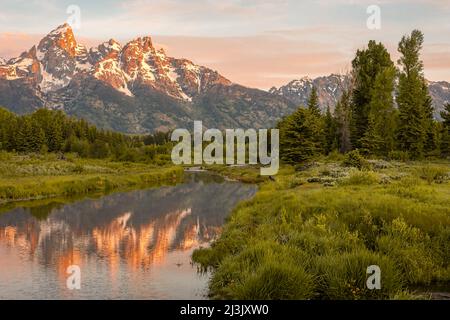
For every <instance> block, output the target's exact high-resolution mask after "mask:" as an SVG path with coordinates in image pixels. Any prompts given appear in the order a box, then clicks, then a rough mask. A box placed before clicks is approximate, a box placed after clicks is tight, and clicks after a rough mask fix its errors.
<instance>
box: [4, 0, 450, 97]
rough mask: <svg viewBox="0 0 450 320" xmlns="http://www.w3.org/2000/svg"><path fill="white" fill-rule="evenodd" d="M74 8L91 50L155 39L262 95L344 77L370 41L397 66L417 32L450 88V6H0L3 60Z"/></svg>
mask: <svg viewBox="0 0 450 320" xmlns="http://www.w3.org/2000/svg"><path fill="white" fill-rule="evenodd" d="M69 5H77V6H78V7H79V8H80V10H81V25H80V28H79V29H76V30H74V32H75V34H76V37H77V39H78V40H79V42H82V43H84V44H86V45H88V46H93V45H96V44H98V43H100V42H102V41H104V40H108V39H110V38H114V39H117V40H119V41H120V42H126V41H127V40H130V39H132V38H135V37H137V36H142V35H150V36H152V37H153V39H154V42H155V43H156V44H157V46H159V47H164V48H165V49H166V50H167V53H168V54H169V55H171V56H175V57H183V58H188V59H191V60H193V61H194V62H196V63H198V64H202V65H205V66H208V67H211V68H213V69H215V70H218V71H219V72H220V73H222V74H223V75H224V76H226V77H228V78H229V79H230V80H232V81H234V82H237V83H240V84H244V85H247V86H251V87H258V88H262V89H268V88H270V87H271V86H280V85H282V84H285V83H287V82H289V81H291V80H293V79H297V78H300V77H302V76H306V75H308V76H310V77H315V76H319V75H327V74H330V73H343V72H346V71H348V70H349V69H350V62H351V59H352V58H353V56H354V53H355V51H356V49H358V48H362V47H364V46H365V45H366V44H367V42H368V41H369V40H370V39H374V40H377V41H382V42H383V43H385V44H386V46H387V47H388V49H389V51H390V52H391V54H392V55H393V59H397V53H396V46H397V43H398V41H399V39H400V38H401V36H402V35H404V34H407V33H409V32H410V31H411V30H413V29H415V28H417V29H420V30H422V31H423V32H424V34H425V45H424V50H423V60H424V63H425V70H426V76H427V78H428V79H430V80H446V81H450V0H379V1H375V0H360V1H357V0H302V1H299V0H129V1H119V0H108V1H107V0H96V1H93V0H0V56H1V57H6V58H9V57H12V56H15V55H17V54H19V53H20V52H22V51H25V50H27V49H28V48H29V47H31V45H33V44H34V43H36V42H38V41H39V39H40V37H42V35H44V34H46V33H48V32H49V31H50V30H52V29H54V28H55V27H56V26H58V25H60V24H62V23H64V22H66V21H67V19H68V18H69V16H70V14H68V13H67V8H68V7H69ZM369 5H378V6H379V7H380V9H381V29H380V30H370V29H368V28H367V26H366V21H367V18H368V17H369V14H368V13H367V12H366V10H367V7H368V6H369Z"/></svg>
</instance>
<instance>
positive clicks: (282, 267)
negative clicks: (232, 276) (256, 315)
mask: <svg viewBox="0 0 450 320" xmlns="http://www.w3.org/2000/svg"><path fill="white" fill-rule="evenodd" d="M235 292H236V294H235V297H236V298H237V299H245V300H304V299H310V298H312V297H313V293H314V277H313V276H312V275H311V274H308V273H307V272H306V271H305V270H304V269H303V268H302V267H299V266H295V265H291V264H289V263H279V262H276V261H273V262H269V263H265V264H263V265H262V266H261V267H259V268H258V269H257V270H256V272H255V273H254V274H253V275H251V276H250V277H248V278H247V279H245V280H244V281H243V282H242V283H241V284H240V285H238V286H237V287H236V289H235Z"/></svg>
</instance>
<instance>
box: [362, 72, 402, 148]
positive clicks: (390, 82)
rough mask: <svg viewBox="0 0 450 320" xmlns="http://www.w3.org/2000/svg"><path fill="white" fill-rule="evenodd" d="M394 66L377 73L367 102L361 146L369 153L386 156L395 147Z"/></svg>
mask: <svg viewBox="0 0 450 320" xmlns="http://www.w3.org/2000/svg"><path fill="white" fill-rule="evenodd" d="M395 72H396V71H395V68H394V66H391V67H386V68H384V69H383V70H381V71H380V73H378V75H377V77H376V79H375V81H374V83H373V87H372V90H371V91H372V95H371V96H372V97H371V101H370V102H369V118H368V127H367V130H366V132H365V133H364V136H363V137H362V139H361V140H360V141H361V146H362V148H363V150H365V151H366V152H368V153H369V154H373V155H379V156H386V155H388V153H389V152H390V151H392V150H394V149H395V134H396V125H397V123H396V122H397V110H396V109H395V107H394V98H393V91H394V80H395Z"/></svg>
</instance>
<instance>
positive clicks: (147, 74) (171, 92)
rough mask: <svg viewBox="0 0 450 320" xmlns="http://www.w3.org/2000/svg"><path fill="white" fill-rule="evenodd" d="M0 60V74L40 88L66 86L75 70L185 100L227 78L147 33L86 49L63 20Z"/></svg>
mask: <svg viewBox="0 0 450 320" xmlns="http://www.w3.org/2000/svg"><path fill="white" fill-rule="evenodd" d="M0 66H1V68H0V78H4V79H7V80H12V79H17V78H30V79H32V81H33V83H35V85H36V87H37V88H38V89H39V90H40V91H42V92H44V93H46V92H50V91H56V90H59V89H61V88H63V87H65V86H67V85H68V84H69V83H70V82H71V81H72V80H73V79H74V78H75V77H76V76H78V75H80V77H86V76H87V77H92V78H96V79H97V80H100V81H102V82H104V83H106V84H108V85H110V86H111V87H113V88H114V89H116V90H117V91H119V92H122V93H124V94H126V95H128V96H133V92H134V90H136V89H137V88H146V89H147V90H156V91H159V92H161V93H163V94H166V95H168V96H171V97H173V98H175V99H181V100H185V101H191V100H192V98H193V97H194V96H195V95H198V94H200V93H201V92H202V90H206V89H207V88H209V87H210V86H212V85H214V84H216V83H220V84H223V85H229V84H231V82H230V81H228V80H227V79H225V78H224V77H222V76H221V75H219V74H218V73H217V72H215V71H213V70H210V69H208V68H205V67H200V66H197V65H196V64H194V63H193V62H191V61H189V60H187V59H175V58H172V57H169V56H167V54H166V52H165V51H164V49H162V48H161V49H159V50H156V49H155V48H154V46H153V42H152V39H151V37H149V36H145V37H138V38H135V39H133V40H131V41H129V42H128V43H127V44H125V45H124V46H122V45H121V44H120V43H119V42H118V41H116V40H114V39H110V40H109V41H106V42H103V43H101V44H100V45H98V46H97V47H94V48H91V49H89V50H88V49H87V48H86V47H85V46H84V45H82V44H79V43H77V41H76V39H75V36H74V34H73V31H72V28H71V27H70V25H68V24H67V23H66V24H63V25H61V26H59V27H57V28H56V29H54V30H52V31H51V32H50V33H49V34H47V35H46V36H45V37H44V38H43V39H42V40H41V41H40V42H39V44H38V45H37V46H35V47H33V48H32V49H31V50H29V51H28V52H24V53H23V54H22V55H21V56H20V57H18V58H16V59H12V60H10V61H9V62H6V61H5V60H4V59H1V60H0Z"/></svg>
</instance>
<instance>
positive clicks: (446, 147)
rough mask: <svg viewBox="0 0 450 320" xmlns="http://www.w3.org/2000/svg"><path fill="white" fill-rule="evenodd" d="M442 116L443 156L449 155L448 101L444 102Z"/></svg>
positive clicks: (449, 117) (449, 114)
mask: <svg viewBox="0 0 450 320" xmlns="http://www.w3.org/2000/svg"><path fill="white" fill-rule="evenodd" d="M441 117H442V120H443V121H442V134H441V148H440V149H441V153H442V155H443V156H445V157H448V156H450V103H446V104H445V106H444V111H442V112H441Z"/></svg>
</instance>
